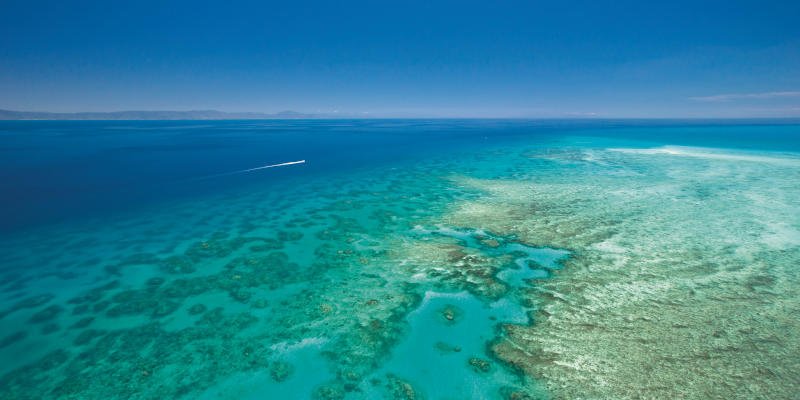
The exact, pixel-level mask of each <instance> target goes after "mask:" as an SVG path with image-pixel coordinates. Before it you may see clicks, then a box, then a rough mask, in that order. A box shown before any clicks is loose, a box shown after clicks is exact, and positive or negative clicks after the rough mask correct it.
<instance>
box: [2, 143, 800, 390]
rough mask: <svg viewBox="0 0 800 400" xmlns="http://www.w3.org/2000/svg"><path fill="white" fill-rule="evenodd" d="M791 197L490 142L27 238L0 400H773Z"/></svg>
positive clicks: (719, 166)
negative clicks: (445, 156)
mask: <svg viewBox="0 0 800 400" xmlns="http://www.w3.org/2000/svg"><path fill="white" fill-rule="evenodd" d="M552 146H555V148H554V147H552ZM798 177H800V161H798V159H797V158H794V156H792V155H784V156H776V155H771V154H755V153H747V154H744V153H736V152H731V151H721V150H718V151H711V150H700V149H683V148H666V149H664V148H661V149H655V150H653V149H646V150H641V149H639V150H637V149H633V148H623V149H612V148H606V147H597V148H591V147H589V146H584V145H581V146H575V145H574V144H572V143H569V142H568V141H565V142H564V143H559V144H556V145H553V144H551V145H549V146H542V145H540V144H538V143H532V144H530V145H529V146H520V144H519V143H514V145H513V146H512V145H509V146H505V147H504V146H496V147H493V148H488V149H481V150H476V151H473V152H470V153H466V154H462V155H460V156H459V157H456V158H454V159H452V160H430V161H427V162H425V163H420V164H418V165H414V166H407V168H402V169H395V168H380V169H375V170H369V171H362V172H359V173H351V174H348V175H347V176H338V177H331V176H327V177H325V179H312V180H309V181H308V182H305V183H303V184H300V185H296V186H294V187H291V188H289V187H282V188H280V190H272V189H273V188H270V189H267V190H258V189H257V190H253V189H252V188H251V189H250V190H249V191H247V192H243V191H242V192H228V193H225V194H224V195H220V196H219V197H216V198H210V199H204V200H202V201H201V200H194V201H192V202H182V203H180V204H176V205H173V206H171V207H163V208H161V209H159V210H147V211H143V212H142V213H141V214H137V215H130V216H120V217H119V218H118V219H116V220H113V221H107V220H106V221H97V222H86V225H85V226H82V227H81V228H80V229H76V228H75V227H74V226H64V227H49V228H46V229H47V230H45V231H43V232H33V233H30V234H28V235H21V236H20V237H18V238H15V239H14V240H13V241H11V240H10V241H5V242H4V243H2V246H3V249H2V250H3V251H2V252H0V254H2V257H3V265H5V266H8V267H5V268H4V269H3V271H2V273H3V278H4V279H3V281H2V286H0V290H2V296H3V297H2V299H3V301H2V307H0V308H1V309H0V321H2V329H1V330H0V356H2V359H3V360H4V361H5V362H4V363H3V364H2V365H0V374H1V375H2V377H0V397H3V398H20V399H29V398H30V399H33V398H37V399H38V398H64V399H110V398H131V399H136V398H138V399H155V398H159V399H160V398H181V397H182V398H208V399H210V398H215V399H218V398H237V399H239V398H254V399H255V398H264V397H265V396H267V395H269V396H272V397H273V398H318V399H343V398H348V399H357V398H392V399H423V398H428V399H435V398H444V397H448V396H449V397H456V398H468V397H473V398H487V399H492V398H494V399H534V398H548V397H552V398H641V397H644V398H662V397H663V398H676V397H679V398H680V397H683V398H758V397H763V398H791V397H792V396H793V395H794V394H795V393H797V389H798V388H800V382H798V378H797V377H798V376H800V364H799V363H798V357H796V355H797V354H800V344H799V343H798V341H799V340H800V338H799V337H798V334H799V333H800V327H799V326H798V319H797V315H798V313H799V312H800V305H798V298H800V297H798V295H799V294H800V293H798V290H799V289H798V288H800V282H798V274H797V272H796V271H795V270H794V268H795V267H796V266H797V265H798V264H799V263H800V220H798V218H799V215H798V213H797V212H796V211H797V206H798V204H800V187H798V186H797V184H796V180H797V178H798ZM42 229H45V228H42ZM34 266H37V268H34ZM532 378H533V379H532Z"/></svg>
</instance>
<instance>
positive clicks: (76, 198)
mask: <svg viewBox="0 0 800 400" xmlns="http://www.w3.org/2000/svg"><path fill="white" fill-rule="evenodd" d="M789 122H791V121H773V122H772V124H769V123H766V122H765V121H742V122H740V124H739V125H736V126H731V124H732V123H731V122H725V121H716V122H704V123H697V122H692V121H660V122H659V121H646V120H644V121H636V120H632V121H606V120H600V121H592V120H589V121H586V120H574V121H568V120H567V121H559V120H544V121H524V120H274V121H0V155H1V156H0V193H2V197H1V198H0V232H11V231H14V230H17V229H24V228H28V227H32V226H36V225H41V224H49V223H55V222H59V221H64V220H69V219H74V218H85V217H90V216H102V215H103V213H109V212H111V213H113V212H120V211H124V210H135V209H136V208H138V207H142V206H145V205H152V204H158V203H159V202H163V201H169V200H172V199H177V198H181V197H193V196H198V195H203V194H209V193H219V192H221V191H224V190H226V189H230V188H234V187H243V186H245V185H248V184H258V185H265V184H267V185H268V184H270V183H271V182H276V181H280V180H284V179H287V178H291V179H303V177H308V176H319V175H320V174H328V173H345V172H347V171H349V170H354V169H358V168H369V167H375V166H380V165H385V164H389V163H393V162H413V160H415V159H423V158H429V157H448V156H450V155H452V154H454V152H457V151H458V150H459V149H464V150H466V149H468V148H471V147H476V146H478V147H480V146H491V145H494V144H508V143H513V141H514V140H523V141H525V142H526V143H530V142H531V141H535V140H538V139H537V138H540V139H541V141H542V142H543V143H544V142H546V141H547V140H554V139H557V138H558V137H559V135H563V134H566V133H569V134H572V135H585V136H589V137H596V138H609V140H610V142H609V143H613V141H624V142H631V141H638V142H641V143H642V144H643V145H645V146H646V145H647V144H648V143H652V144H654V145H657V144H662V143H670V144H682V145H693V146H710V147H734V148H754V149H763V150H783V151H796V150H798V149H800V139H798V136H797V135H798V133H797V130H796V129H795V127H794V126H792V125H789V124H788V123H789ZM301 159H305V160H307V161H308V162H307V164H306V165H304V166H302V167H301V168H280V169H271V170H269V171H261V172H258V173H250V174H240V175H229V176H226V177H225V178H224V179H202V178H204V177H208V176H210V175H215V174H221V173H226V172H231V171H237V170H242V169H247V168H253V167H258V166H262V165H267V164H274V163H281V162H287V161H295V160H301Z"/></svg>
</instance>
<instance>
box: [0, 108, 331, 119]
mask: <svg viewBox="0 0 800 400" xmlns="http://www.w3.org/2000/svg"><path fill="white" fill-rule="evenodd" d="M331 117H332V115H327V114H307V113H300V112H296V111H281V112H278V113H274V114H269V113H257V112H224V111H217V110H191V111H112V112H75V113H55V112H38V111H11V110H0V120H6V121H8V120H60V121H64V120H69V121H90V120H120V121H121V120H154V121H155V120H226V119H313V118H331Z"/></svg>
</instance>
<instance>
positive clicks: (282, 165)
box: [229, 160, 306, 174]
mask: <svg viewBox="0 0 800 400" xmlns="http://www.w3.org/2000/svg"><path fill="white" fill-rule="evenodd" d="M305 163H306V160H300V161H289V162H285V163H280V164H272V165H265V166H263V167H255V168H248V169H243V170H241V171H233V172H229V174H238V173H242V172H250V171H258V170H259V169H266V168H275V167H285V166H287V165H295V164H305Z"/></svg>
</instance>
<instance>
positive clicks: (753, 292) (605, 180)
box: [445, 151, 800, 399]
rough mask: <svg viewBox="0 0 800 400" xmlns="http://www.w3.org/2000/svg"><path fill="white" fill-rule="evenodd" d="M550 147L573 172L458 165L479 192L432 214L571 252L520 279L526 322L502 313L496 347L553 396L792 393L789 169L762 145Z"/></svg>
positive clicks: (796, 372)
mask: <svg viewBox="0 0 800 400" xmlns="http://www.w3.org/2000/svg"><path fill="white" fill-rule="evenodd" d="M575 152H576V153H581V152H580V151H575ZM715 154H719V153H718V152H716V151H715ZM531 156H532V157H533V158H535V157H536V154H533V155H531ZM547 157H548V160H551V161H554V162H557V163H570V164H572V167H573V173H568V174H563V175H562V176H560V177H559V179H553V176H552V175H548V174H547V173H538V172H536V171H531V172H529V173H528V175H527V177H525V178H521V179H515V180H475V179H458V178H455V179H454V182H456V184H459V185H463V186H468V187H474V188H478V189H480V190H482V191H483V192H484V193H485V197H483V198H481V199H478V200H475V201H466V202H460V203H458V204H455V205H454V206H453V207H452V210H451V213H450V214H449V215H448V216H446V217H445V220H446V221H447V222H448V223H452V224H455V225H464V226H476V227H480V228H483V229H487V230H490V231H493V232H497V233H499V234H514V235H517V236H519V237H520V238H521V239H522V240H523V241H525V242H526V243H528V244H533V245H547V246H556V247H562V248H567V249H570V250H572V251H573V252H574V256H573V257H572V258H571V259H570V260H569V261H568V262H567V264H566V268H564V269H563V270H561V271H558V272H557V273H556V276H555V279H550V280H540V281H537V282H536V285H535V287H534V288H532V289H530V290H529V291H528V296H530V298H531V299H532V300H534V301H535V302H536V303H537V304H538V307H539V311H538V313H537V316H536V321H535V324H534V325H533V326H508V330H509V337H508V340H506V341H504V342H501V343H500V344H498V345H497V346H496V348H495V350H496V351H497V352H498V354H499V355H500V357H501V358H503V359H506V360H508V361H510V362H512V363H514V364H515V365H517V366H519V367H520V368H523V369H524V370H525V371H526V372H528V373H529V374H531V375H532V376H534V377H535V378H536V379H537V380H538V381H539V382H541V383H542V384H544V385H545V386H546V387H547V388H548V389H549V391H550V392H551V393H552V395H553V397H554V398H697V399H701V398H794V396H796V393H797V387H798V385H799V384H800V381H798V379H799V378H798V376H800V357H797V355H798V354H800V322H798V316H800V302H799V301H798V294H800V293H798V287H800V286H798V285H799V284H800V282H799V281H800V277H799V276H798V275H800V273H798V271H797V270H796V268H797V266H798V264H800V247H798V246H800V242H798V241H797V236H796V233H797V231H798V227H800V221H798V215H797V213H796V210H797V207H798V204H800V202H799V201H800V188H798V187H797V186H796V184H794V183H792V182H796V179H797V177H798V173H800V169H798V168H797V167H796V166H792V165H787V164H786V163H774V162H760V160H761V158H762V157H765V158H766V157H768V156H765V155H758V156H755V155H754V156H748V157H749V158H747V159H746V161H742V159H740V157H734V158H728V157H722V156H719V157H714V158H700V157H683V156H672V155H670V154H662V153H659V154H658V155H656V156H654V155H653V154H648V153H645V154H641V153H637V152H625V153H622V152H593V154H592V158H593V159H594V160H596V159H597V157H600V158H601V160H602V163H600V164H598V163H597V162H594V161H593V162H592V163H591V165H589V163H587V162H583V161H580V160H584V159H586V158H587V157H585V156H582V155H581V154H573V153H571V152H565V153H563V154H562V157H558V156H554V155H553V154H548V155H547ZM576 160H579V161H576ZM523 168H524V167H520V169H523ZM620 172H628V173H623V174H620ZM634 173H635V174H636V175H639V176H640V178H638V179H634V178H632V176H634ZM621 176H624V178H621Z"/></svg>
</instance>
